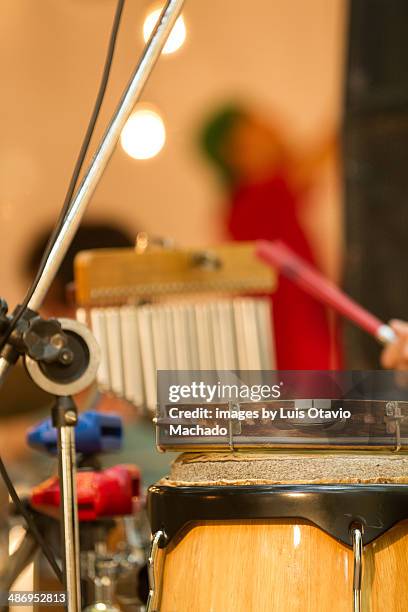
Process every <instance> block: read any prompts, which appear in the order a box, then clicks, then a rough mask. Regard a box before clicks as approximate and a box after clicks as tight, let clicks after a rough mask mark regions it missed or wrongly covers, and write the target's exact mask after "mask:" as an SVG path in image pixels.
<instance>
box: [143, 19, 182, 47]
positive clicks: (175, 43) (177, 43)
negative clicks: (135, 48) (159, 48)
mask: <svg viewBox="0 0 408 612" xmlns="http://www.w3.org/2000/svg"><path fill="white" fill-rule="evenodd" d="M161 12H162V9H161V8H158V9H156V10H154V11H152V12H151V13H149V14H148V16H147V17H146V19H145V22H144V24H143V38H144V41H145V42H147V41H148V40H149V38H150V35H151V33H152V32H153V29H154V26H155V25H156V23H157V20H158V18H159V16H160V14H161ZM185 40H186V24H185V22H184V19H183V17H182V16H181V15H180V17H179V18H178V19H177V21H176V23H175V24H174V26H173V29H172V31H171V33H170V36H169V37H168V39H167V42H166V44H165V45H164V47H163V53H164V54H166V55H167V54H168V53H174V52H175V51H177V49H180V47H181V45H182V44H183V42H184V41H185Z"/></svg>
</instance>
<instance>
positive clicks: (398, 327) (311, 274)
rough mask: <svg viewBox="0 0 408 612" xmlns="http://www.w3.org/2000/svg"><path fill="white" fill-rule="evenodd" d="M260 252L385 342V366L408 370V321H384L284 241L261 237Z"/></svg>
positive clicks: (284, 273) (322, 299)
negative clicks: (266, 239)
mask: <svg viewBox="0 0 408 612" xmlns="http://www.w3.org/2000/svg"><path fill="white" fill-rule="evenodd" d="M256 254H257V256H258V257H259V258H260V259H262V260H263V261H265V262H266V263H267V264H269V265H272V266H274V267H276V268H277V269H278V270H279V271H280V272H281V274H283V275H285V276H286V277H288V278H289V279H290V280H292V282H294V283H296V284H297V285H298V286H299V287H301V288H302V289H303V290H304V291H306V292H307V293H308V294H309V295H311V296H313V297H314V298H315V299H317V300H319V301H321V302H322V303H324V304H326V305H327V306H329V307H331V308H334V309H335V310H337V312H339V313H340V314H341V315H343V316H345V317H347V318H348V319H349V320H351V321H353V322H354V323H355V324H356V325H358V326H359V327H361V328H362V329H364V330H365V331H366V332H368V333H369V334H371V335H372V336H374V337H375V338H376V339H377V340H379V341H380V342H382V343H383V344H385V348H384V349H383V351H382V354H381V363H382V365H383V367H384V368H389V369H395V370H406V371H408V323H407V322H404V321H398V320H394V321H391V322H390V324H389V325H386V324H385V323H382V322H381V321H380V320H379V319H377V317H375V316H374V315H373V314H371V313H370V312H368V311H367V310H365V309H364V308H362V307H361V306H360V305H359V304H357V303H356V302H355V301H354V300H352V299H351V298H350V297H349V296H347V295H346V294H345V293H343V292H342V291H341V290H340V289H339V288H338V287H336V286H335V285H333V284H332V283H331V282H330V281H328V280H327V279H326V278H324V277H323V276H322V275H321V274H320V273H319V272H318V271H317V270H315V269H314V268H313V267H312V266H310V265H309V264H307V263H306V262H305V261H303V260H302V259H301V258H300V257H299V256H298V255H296V254H295V253H293V252H292V251H291V250H290V249H289V248H288V247H287V246H286V245H284V244H283V243H281V242H280V241H277V240H276V241H275V242H266V241H264V240H258V241H257V244H256Z"/></svg>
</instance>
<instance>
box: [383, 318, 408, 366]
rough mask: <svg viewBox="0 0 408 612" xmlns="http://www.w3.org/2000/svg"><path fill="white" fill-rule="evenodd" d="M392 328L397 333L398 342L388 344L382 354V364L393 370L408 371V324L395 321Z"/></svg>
mask: <svg viewBox="0 0 408 612" xmlns="http://www.w3.org/2000/svg"><path fill="white" fill-rule="evenodd" d="M390 327H392V329H393V330H394V332H395V336H396V340H395V341H394V342H391V343H390V344H388V345H387V346H386V347H385V348H384V350H383V352H382V353H381V364H382V366H383V367H384V368H389V369H393V370H408V323H407V322H405V321H398V320H394V321H391V322H390Z"/></svg>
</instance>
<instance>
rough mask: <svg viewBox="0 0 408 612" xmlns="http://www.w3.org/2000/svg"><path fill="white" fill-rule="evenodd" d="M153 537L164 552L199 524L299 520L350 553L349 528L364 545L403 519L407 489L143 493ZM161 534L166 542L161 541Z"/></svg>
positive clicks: (163, 489)
mask: <svg viewBox="0 0 408 612" xmlns="http://www.w3.org/2000/svg"><path fill="white" fill-rule="evenodd" d="M147 508H148V515H149V521H150V525H151V529H152V533H158V532H161V533H162V536H161V537H160V538H158V540H157V542H156V546H157V547H159V548H165V547H166V546H167V544H168V543H169V542H170V541H171V540H172V539H173V538H174V537H175V536H176V535H177V534H178V533H179V532H180V531H181V530H182V529H183V528H188V527H189V526H191V525H192V524H194V523H197V522H200V521H211V520H214V521H219V520H224V521H227V520H250V519H262V520H270V519H285V518H290V519H302V520H307V521H309V522H311V523H313V524H314V525H316V526H317V527H318V528H320V529H322V530H323V531H325V532H326V533H328V534H329V535H330V536H331V537H333V538H335V539H336V540H339V541H340V542H342V543H343V544H344V545H346V546H347V547H348V548H353V539H352V535H351V532H350V525H354V524H357V523H358V524H359V525H361V526H362V527H363V530H362V544H363V545H367V544H369V543H370V542H372V541H374V540H375V539H376V538H378V537H380V536H381V535H383V534H384V533H385V532H386V531H388V529H390V528H391V527H392V526H393V525H395V524H396V523H398V522H399V521H402V520H406V519H408V487H407V486H406V485H401V484H396V485H394V484H385V485H380V484H377V485H365V484H356V485H341V484H335V485H312V484H310V485H245V486H241V487H237V486H225V485H222V486H220V485H217V486H205V487H202V486H180V487H175V486H166V485H153V486H151V487H150V488H149V490H148V499H147ZM164 534H165V537H164Z"/></svg>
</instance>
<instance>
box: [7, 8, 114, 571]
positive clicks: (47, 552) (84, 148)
mask: <svg viewBox="0 0 408 612" xmlns="http://www.w3.org/2000/svg"><path fill="white" fill-rule="evenodd" d="M124 5H125V0H118V3H117V6H116V11H115V16H114V20H113V24H112V29H111V34H110V38H109V45H108V50H107V54H106V59H105V63H104V68H103V73H102V79H101V82H100V85H99V90H98V94H97V96H96V100H95V104H94V107H93V111H92V115H91V118H90V120H89V124H88V128H87V130H86V133H85V136H84V139H83V141H82V145H81V149H80V151H79V154H78V157H77V160H76V163H75V166H74V170H73V173H72V176H71V180H70V182H69V185H68V190H67V192H66V195H65V199H64V203H63V206H62V208H61V211H60V214H59V217H58V219H57V222H56V225H55V228H54V230H53V232H52V234H51V236H50V239H49V241H48V244H47V247H46V250H45V252H44V255H43V257H42V260H41V263H40V267H39V269H38V272H37V274H36V276H35V278H34V280H33V282H32V283H31V286H30V288H29V290H28V292H27V294H26V296H25V298H24V300H23V302H22V304H21V305H20V306H18V307H17V309H16V311H15V313H14V315H13V317H12V318H11V320H10V322H9V325H8V329H7V332H6V333H5V335H4V336H3V338H2V343H1V346H0V350H1V349H3V348H4V346H5V344H6V342H7V340H8V338H9V336H10V334H11V333H12V331H13V329H14V328H15V326H16V324H17V323H18V321H19V320H20V318H21V317H22V315H23V313H24V312H25V310H26V308H27V305H28V302H29V301H30V299H31V296H32V295H33V293H34V291H35V288H36V286H37V283H38V280H39V279H40V277H41V274H42V272H43V270H44V267H45V264H46V262H47V259H48V257H49V255H50V252H51V249H52V247H53V245H54V242H55V239H56V238H57V236H58V234H59V232H60V229H61V226H62V224H63V222H64V219H65V216H66V214H67V213H68V211H69V207H70V204H71V200H72V196H73V194H74V191H75V187H76V184H77V182H78V178H79V175H80V173H81V169H82V166H83V163H84V161H85V157H86V154H87V152H88V149H89V145H90V142H91V139H92V135H93V132H94V129H95V125H96V122H97V120H98V117H99V112H100V110H101V106H102V102H103V99H104V96H105V92H106V87H107V84H108V80H109V75H110V70H111V67H112V61H113V56H114V52H115V47H116V40H117V35H118V31H119V26H120V21H121V17H122V12H123V7H124ZM0 475H1V477H2V478H3V480H4V483H5V485H6V487H7V489H8V492H9V495H10V497H11V499H12V500H13V502H14V504H15V506H16V508H17V509H18V512H19V513H20V514H21V515H22V516H23V517H24V519H25V521H26V523H27V526H28V529H29V531H30V532H31V533H32V535H33V536H34V537H35V539H36V540H37V542H38V544H39V546H40V547H41V549H42V551H43V553H44V556H45V557H46V558H47V560H48V562H49V563H50V565H51V567H52V569H53V570H54V572H55V574H56V576H57V578H58V579H59V580H60V581H61V582H62V572H61V569H60V567H59V566H58V563H57V561H56V559H55V556H54V554H53V552H52V550H51V549H50V548H49V546H48V544H47V542H46V541H45V540H44V538H43V536H42V535H41V532H40V531H39V530H38V528H37V526H36V524H35V521H34V519H33V517H32V516H31V514H30V512H28V511H27V509H26V508H25V506H24V504H23V503H22V501H21V500H20V498H19V496H18V494H17V491H16V490H15V488H14V485H13V483H12V481H11V478H10V476H9V474H8V472H7V469H6V466H5V465H4V463H3V460H2V459H1V457H0Z"/></svg>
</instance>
